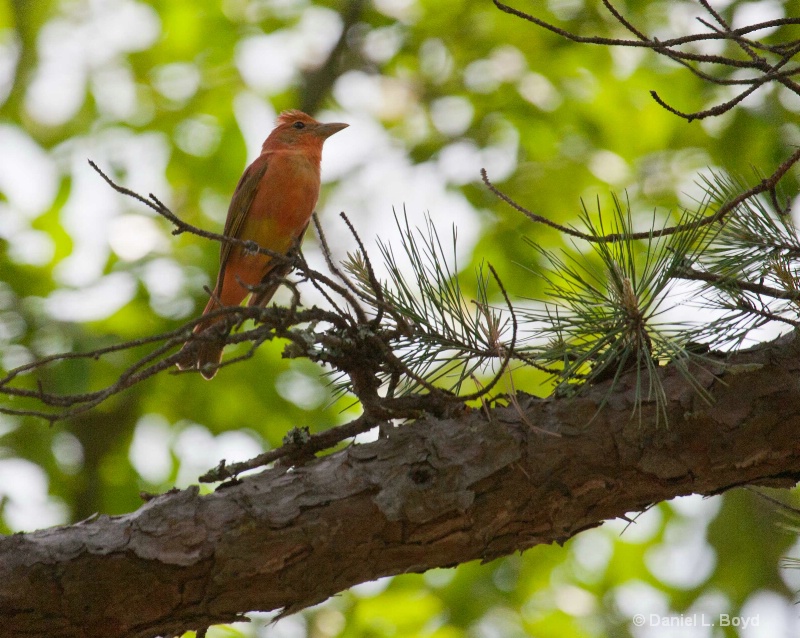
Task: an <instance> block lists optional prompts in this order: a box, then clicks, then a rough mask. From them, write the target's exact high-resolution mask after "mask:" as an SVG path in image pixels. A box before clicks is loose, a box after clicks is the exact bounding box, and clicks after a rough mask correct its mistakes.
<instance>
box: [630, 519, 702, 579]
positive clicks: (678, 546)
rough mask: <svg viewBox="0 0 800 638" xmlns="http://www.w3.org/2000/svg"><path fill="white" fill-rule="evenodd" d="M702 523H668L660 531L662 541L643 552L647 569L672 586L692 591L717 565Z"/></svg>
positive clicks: (675, 521)
mask: <svg viewBox="0 0 800 638" xmlns="http://www.w3.org/2000/svg"><path fill="white" fill-rule="evenodd" d="M705 528H706V522H705V521H702V520H701V521H697V520H694V519H692V520H685V521H681V520H672V521H670V522H669V523H667V528H666V530H665V531H664V542H662V543H660V544H659V545H656V546H655V547H651V548H650V549H648V550H647V551H646V552H645V555H644V562H645V565H646V566H647V569H648V570H649V571H650V573H651V574H653V576H655V577H656V578H657V579H658V580H659V581H661V582H662V583H665V584H667V585H669V586H672V587H678V588H681V589H693V588H695V587H699V586H700V585H702V584H703V583H704V582H705V581H706V580H707V579H708V577H709V576H711V573H712V572H713V570H714V567H715V566H716V563H717V557H716V553H715V552H714V548H713V547H711V545H709V543H708V541H707V540H706V534H705Z"/></svg>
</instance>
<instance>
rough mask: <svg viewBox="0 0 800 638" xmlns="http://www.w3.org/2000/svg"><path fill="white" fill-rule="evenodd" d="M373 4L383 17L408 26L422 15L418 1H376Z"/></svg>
mask: <svg viewBox="0 0 800 638" xmlns="http://www.w3.org/2000/svg"><path fill="white" fill-rule="evenodd" d="M373 4H374V5H375V8H376V9H377V10H378V11H380V12H381V13H382V14H383V15H385V16H389V17H390V18H395V19H396V20H399V21H400V22H405V23H406V24H409V23H412V22H414V21H415V20H416V19H417V18H418V17H419V15H420V8H419V4H418V3H417V0H374V3H373Z"/></svg>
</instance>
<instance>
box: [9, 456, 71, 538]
mask: <svg viewBox="0 0 800 638" xmlns="http://www.w3.org/2000/svg"><path fill="white" fill-rule="evenodd" d="M0 497H7V498H8V501H7V502H6V504H5V507H4V510H3V517H4V519H5V522H6V523H7V524H8V526H9V527H10V528H11V529H12V530H13V531H15V532H28V531H33V530H36V529H43V528H45V527H52V526H53V525H62V524H64V523H66V522H67V515H68V512H67V508H66V506H65V505H64V504H63V503H62V502H61V501H59V500H58V499H56V498H54V497H52V496H50V495H49V494H48V478H47V474H45V472H44V470H42V468H40V467H39V466H38V465H36V464H34V463H31V462H30V461H26V460H24V459H2V460H0Z"/></svg>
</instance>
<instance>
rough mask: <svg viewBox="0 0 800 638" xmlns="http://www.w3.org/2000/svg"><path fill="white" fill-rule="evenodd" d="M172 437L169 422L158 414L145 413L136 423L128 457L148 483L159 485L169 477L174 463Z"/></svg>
mask: <svg viewBox="0 0 800 638" xmlns="http://www.w3.org/2000/svg"><path fill="white" fill-rule="evenodd" d="M172 438H173V435H172V430H171V428H170V425H169V422H168V421H167V420H166V419H165V418H164V417H162V416H160V415H158V414H145V415H144V416H142V417H141V418H140V419H139V422H138V423H137V424H136V429H135V430H134V432H133V440H132V441H131V446H130V449H129V450H128V458H129V459H130V462H131V465H133V468H134V469H135V470H136V471H137V472H138V473H139V476H141V477H142V478H143V479H144V480H145V481H147V482H148V483H152V484H154V485H158V484H160V483H163V482H164V481H166V480H167V479H168V478H169V475H170V473H171V472H172V464H173V459H172V455H171V453H170V443H171V442H172Z"/></svg>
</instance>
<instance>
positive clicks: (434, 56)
mask: <svg viewBox="0 0 800 638" xmlns="http://www.w3.org/2000/svg"><path fill="white" fill-rule="evenodd" d="M419 67H420V70H421V71H422V73H423V74H424V75H427V76H428V77H429V78H430V79H431V80H432V81H434V82H436V83H439V84H440V83H442V82H444V81H445V80H447V78H449V77H450V75H451V74H452V73H453V67H454V62H453V56H452V55H450V51H449V50H448V49H447V46H446V45H445V43H444V42H442V40H440V39H439V38H428V39H427V40H425V42H423V43H422V46H420V48H419Z"/></svg>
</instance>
